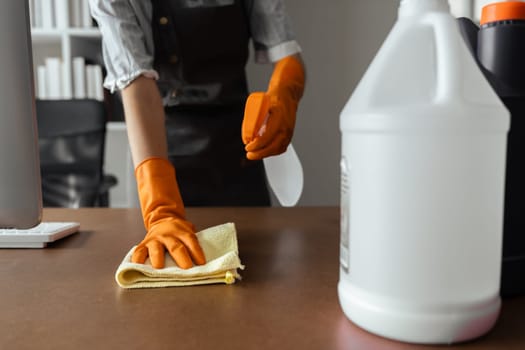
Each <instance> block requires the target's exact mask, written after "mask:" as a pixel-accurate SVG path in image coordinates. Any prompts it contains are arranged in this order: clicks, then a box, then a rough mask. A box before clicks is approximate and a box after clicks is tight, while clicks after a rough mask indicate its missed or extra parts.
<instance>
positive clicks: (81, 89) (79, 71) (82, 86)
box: [72, 57, 87, 98]
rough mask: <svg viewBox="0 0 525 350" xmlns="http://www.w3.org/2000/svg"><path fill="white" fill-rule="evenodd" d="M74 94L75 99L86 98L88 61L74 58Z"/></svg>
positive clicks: (82, 58)
mask: <svg viewBox="0 0 525 350" xmlns="http://www.w3.org/2000/svg"><path fill="white" fill-rule="evenodd" d="M72 63H73V92H74V97H75V98H86V97H87V94H86V61H85V60H84V57H73V61H72Z"/></svg>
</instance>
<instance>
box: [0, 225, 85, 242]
mask: <svg viewBox="0 0 525 350" xmlns="http://www.w3.org/2000/svg"><path fill="white" fill-rule="evenodd" d="M79 228H80V224H79V223H78V222H42V223H40V224H39V225H37V226H35V227H32V228H30V229H26V230H17V229H0V248H44V247H45V246H47V244H48V243H50V242H54V241H56V240H58V239H60V238H63V237H66V236H69V235H71V234H73V233H75V232H77V231H78V229H79Z"/></svg>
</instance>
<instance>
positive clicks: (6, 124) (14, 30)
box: [0, 0, 42, 228]
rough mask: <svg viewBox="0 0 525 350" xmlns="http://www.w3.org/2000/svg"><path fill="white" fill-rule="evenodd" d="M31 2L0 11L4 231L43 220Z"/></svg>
mask: <svg viewBox="0 0 525 350" xmlns="http://www.w3.org/2000/svg"><path fill="white" fill-rule="evenodd" d="M29 23H30V21H29V8H28V2H27V0H25V1H20V0H8V1H3V2H2V11H0V47H1V48H2V53H1V54H0V228H30V227H33V226H35V225H37V224H38V223H40V221H41V217H42V194H41V184H40V164H39V149H38V134H37V132H38V131H37V122H36V115H35V102H34V83H33V64H32V60H33V57H32V50H31V28H30V25H29Z"/></svg>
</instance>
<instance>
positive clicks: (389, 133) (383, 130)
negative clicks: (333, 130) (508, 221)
mask: <svg viewBox="0 0 525 350" xmlns="http://www.w3.org/2000/svg"><path fill="white" fill-rule="evenodd" d="M340 127H341V132H342V159H341V245H340V265H341V268H340V280H339V286H338V292H339V300H340V303H341V306H342V308H343V311H344V312H345V314H346V315H347V317H348V318H350V319H351V320H352V321H353V322H354V323H356V324H357V325H359V326H361V327H362V328H364V329H367V330H369V331H371V332H373V333H376V334H379V335H382V336H385V337H388V338H393V339H397V340H402V341H407V342H416V343H452V342H457V341H463V340H467V339H471V338H475V337H478V336H480V335H482V334H484V333H485V332H487V331H488V330H489V329H491V328H492V326H493V325H494V323H495V322H496V320H497V318H498V315H499V310H500V304H501V301H500V297H499V283H500V267H501V247H502V218H503V193H504V179H505V152H506V151H505V150H506V142H507V132H508V129H509V113H508V112H507V110H506V109H505V107H504V106H503V104H502V103H501V102H500V100H499V98H498V97H497V95H496V94H495V93H494V92H493V90H492V88H491V87H490V86H489V84H488V83H487V81H486V80H485V78H484V77H483V75H482V73H481V72H480V71H479V70H478V67H477V65H476V63H475V62H474V59H473V58H472V56H471V54H470V53H469V51H468V50H467V48H466V46H465V44H464V42H463V39H462V37H461V36H460V33H459V29H458V25H457V22H456V21H455V19H454V18H453V17H452V16H451V15H450V13H449V7H448V2H447V0H402V1H401V5H400V7H399V13H398V20H397V22H396V24H395V26H394V27H393V28H392V31H391V33H390V34H389V36H388V37H387V39H386V41H385V42H384V44H383V46H382V47H381V49H380V51H379V52H378V54H377V56H376V57H375V58H374V60H373V62H372V64H371V65H370V66H369V68H368V70H367V72H366V74H365V75H364V77H363V78H362V80H361V82H360V83H359V85H358V86H357V88H356V89H355V91H354V93H353V94H352V96H351V98H350V100H349V101H348V103H347V104H346V106H345V107H344V109H343V111H342V113H341V116H340Z"/></svg>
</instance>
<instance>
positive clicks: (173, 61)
mask: <svg viewBox="0 0 525 350" xmlns="http://www.w3.org/2000/svg"><path fill="white" fill-rule="evenodd" d="M178 61H179V58H178V57H177V55H171V56H170V63H177V62H178Z"/></svg>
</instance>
